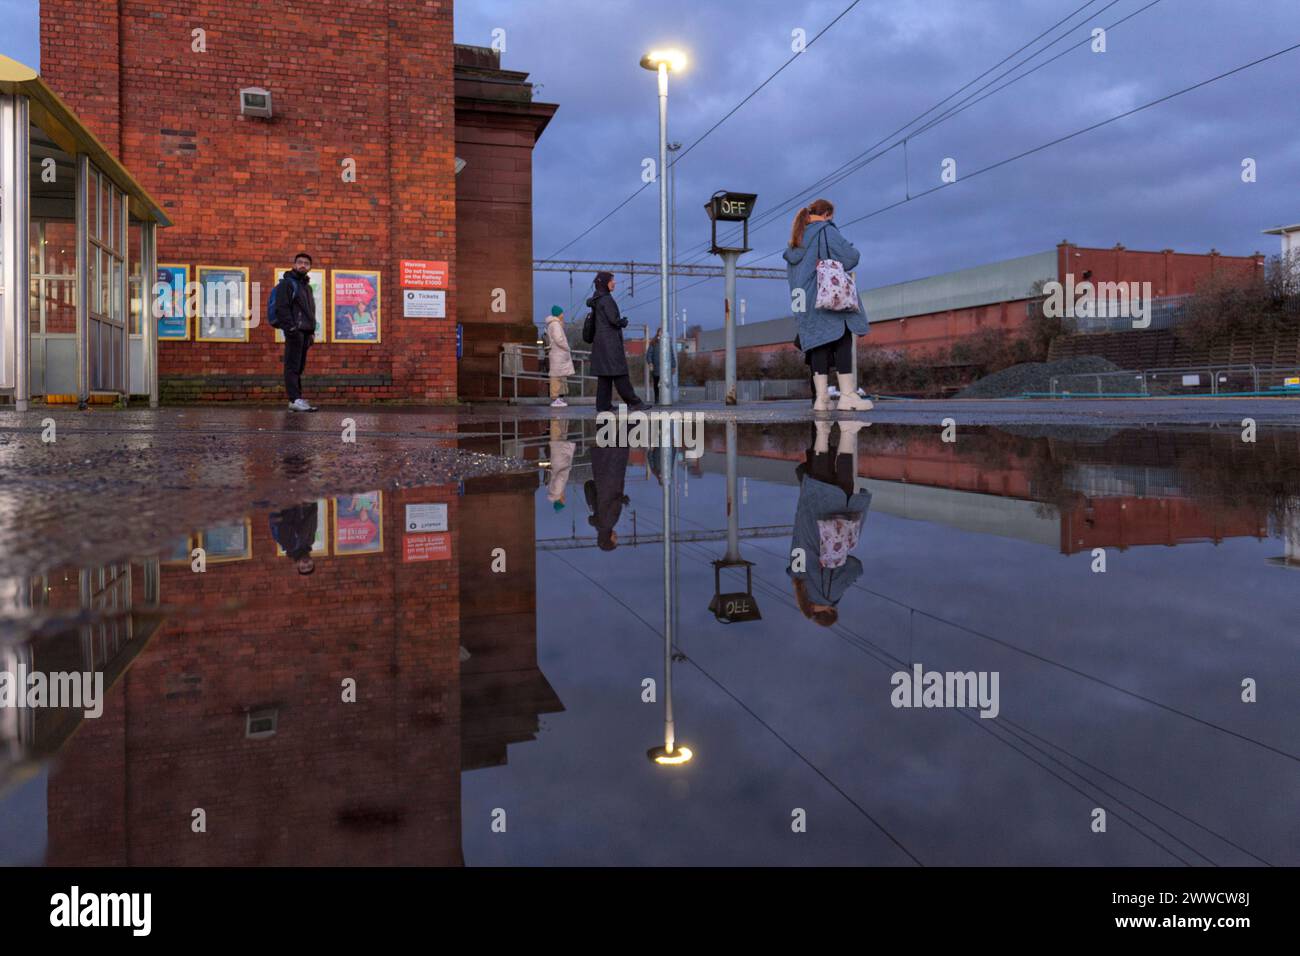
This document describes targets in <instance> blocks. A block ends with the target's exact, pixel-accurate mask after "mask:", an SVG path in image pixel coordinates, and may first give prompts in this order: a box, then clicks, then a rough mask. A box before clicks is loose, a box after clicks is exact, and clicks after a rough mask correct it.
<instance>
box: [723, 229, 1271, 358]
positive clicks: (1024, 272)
mask: <svg viewBox="0 0 1300 956" xmlns="http://www.w3.org/2000/svg"><path fill="white" fill-rule="evenodd" d="M1263 267H1264V257H1263V256H1262V255H1260V254H1258V253H1257V254H1255V255H1251V256H1225V255H1222V254H1220V253H1219V252H1217V251H1213V250H1211V251H1210V252H1209V253H1205V254H1199V253H1185V252H1174V250H1172V249H1164V250H1161V251H1159V252H1141V251H1137V250H1132V249H1126V248H1124V246H1122V245H1116V246H1113V247H1112V248H1110V249H1101V248H1090V247H1086V246H1077V245H1074V244H1073V243H1070V242H1062V243H1060V244H1059V245H1058V246H1057V247H1056V249H1055V250H1048V251H1046V252H1039V253H1035V254H1033V255H1028V256H1021V257H1019V258H1016V259H1006V260H1003V261H1001V262H995V263H992V264H989V265H983V266H974V267H972V268H968V269H959V270H957V271H955V272H946V273H943V274H942V275H937V276H929V277H926V278H924V279H913V280H911V281H908V282H896V283H893V284H891V285H885V286H879V287H877V288H874V289H868V290H866V291H864V292H863V293H862V301H863V304H864V306H865V308H866V312H867V318H868V319H869V320H870V322H871V333H870V334H869V335H868V336H867V337H866V339H865V340H864V341H865V342H866V344H868V345H870V346H872V347H876V348H885V349H895V350H898V351H900V352H904V353H911V354H913V355H921V354H925V353H928V352H934V351H937V350H939V349H942V348H945V347H947V346H950V345H952V344H953V343H955V342H958V341H961V340H962V339H964V338H967V337H969V336H972V335H975V334H976V333H979V332H983V331H986V330H1000V331H1003V332H1007V333H1008V334H1011V335H1015V334H1017V333H1018V332H1019V331H1020V329H1021V328H1022V327H1023V326H1024V325H1025V323H1026V322H1027V321H1028V320H1029V316H1030V309H1031V306H1032V305H1033V304H1034V303H1035V302H1036V301H1037V300H1038V299H1040V298H1041V295H1042V294H1041V292H1040V291H1039V290H1040V286H1039V284H1040V283H1046V282H1050V281H1053V280H1055V281H1058V282H1062V283H1064V282H1065V281H1066V276H1067V274H1069V275H1072V276H1073V277H1074V282H1075V283H1078V282H1082V281H1085V280H1086V281H1090V282H1093V283H1103V282H1139V283H1141V282H1150V283H1151V294H1152V296H1153V297H1155V298H1166V297H1170V296H1179V295H1185V294H1188V293H1191V292H1194V291H1195V290H1196V286H1197V284H1198V283H1199V282H1200V281H1201V280H1202V279H1204V278H1206V277H1207V276H1210V275H1214V274H1216V273H1220V272H1224V271H1231V272H1234V273H1238V274H1241V275H1249V274H1252V273H1257V272H1259V271H1260V270H1262V269H1263ZM797 329H798V326H797V323H796V321H795V318H794V316H793V315H789V316H783V317H781V318H778V319H769V320H768V321H766V322H753V323H750V324H748V325H744V326H737V327H736V347H737V349H743V350H746V351H754V352H758V353H760V354H763V353H773V352H777V351H781V350H784V349H787V348H793V344H792V343H793V341H794V337H795V334H796V332H797ZM698 347H699V351H701V352H706V353H707V352H720V351H721V350H722V349H723V348H724V342H723V330H722V329H709V330H707V331H704V332H701V333H700V336H699V340H698Z"/></svg>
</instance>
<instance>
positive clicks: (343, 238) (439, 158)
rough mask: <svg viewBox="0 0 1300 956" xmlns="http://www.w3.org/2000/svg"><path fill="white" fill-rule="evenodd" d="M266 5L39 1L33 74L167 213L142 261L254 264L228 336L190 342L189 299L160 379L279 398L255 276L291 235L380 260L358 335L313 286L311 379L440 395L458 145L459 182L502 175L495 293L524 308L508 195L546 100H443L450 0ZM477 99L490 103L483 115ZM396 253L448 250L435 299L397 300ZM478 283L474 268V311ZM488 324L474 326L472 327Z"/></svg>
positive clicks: (293, 242) (446, 364)
mask: <svg viewBox="0 0 1300 956" xmlns="http://www.w3.org/2000/svg"><path fill="white" fill-rule="evenodd" d="M277 10H278V12H277V13H275V14H274V15H272V14H271V12H270V11H268V10H267V8H266V6H265V5H264V4H260V3H257V2H254V0H192V2H187V3H185V4H165V3H161V2H159V0H43V2H42V4H41V69H42V75H43V77H44V79H45V80H46V81H47V82H48V83H49V84H50V85H51V86H52V87H53V88H54V89H55V90H56V91H57V92H58V93H59V95H60V96H61V97H63V98H64V99H65V100H66V101H67V102H68V103H69V105H70V106H71V107H72V108H73V109H75V110H76V112H77V113H78V114H79V115H80V116H81V118H82V119H83V120H84V122H85V123H86V125H87V126H88V127H89V128H90V129H91V130H92V131H93V132H94V133H95V134H96V135H97V136H98V137H99V138H100V139H101V140H102V141H103V142H104V144H105V145H106V146H107V147H108V148H109V149H110V150H111V151H112V152H114V153H115V154H116V155H117V156H118V157H120V158H121V160H122V161H123V163H124V164H125V165H126V166H127V167H128V168H130V169H132V170H133V171H134V172H135V173H136V174H137V175H138V177H139V178H140V180H141V182H142V183H145V184H147V187H148V188H149V189H150V190H151V192H152V193H153V194H154V195H155V196H157V197H158V198H159V200H160V201H161V202H162V205H163V206H164V208H165V209H166V211H167V214H168V215H169V216H170V217H171V219H172V220H173V222H174V227H173V228H171V229H169V230H166V231H165V233H164V234H163V235H162V236H161V239H160V242H159V248H158V262H159V263H160V264H183V265H187V266H189V267H190V268H191V273H190V279H192V280H193V279H194V278H195V275H194V272H193V269H194V268H195V267H197V266H200V265H204V266H210V267H211V266H223V267H231V268H238V269H247V270H249V272H248V279H249V282H250V284H251V283H257V284H258V285H256V286H251V287H250V295H249V298H250V299H251V302H250V306H251V313H252V319H251V320H250V325H252V326H253V327H251V328H249V329H248V331H247V336H246V340H245V337H244V336H242V335H241V336H240V337H239V338H238V339H233V337H232V339H231V340H212V339H210V338H209V339H206V340H202V341H200V340H197V339H198V331H197V329H196V328H195V326H197V325H199V320H197V319H195V320H191V322H190V330H189V333H190V335H189V339H188V340H184V341H180V340H164V341H161V342H160V343H159V348H158V368H159V376H160V384H161V390H162V397H163V399H164V400H167V399H171V400H206V399H272V398H274V399H276V400H280V399H281V398H282V397H283V385H282V373H281V353H282V348H281V347H280V346H279V345H278V344H277V343H276V341H275V332H274V330H273V329H271V328H270V327H269V326H268V325H266V323H265V322H262V321H259V319H260V313H261V311H262V309H263V308H264V304H265V300H266V296H267V295H268V294H269V291H270V285H269V284H270V283H271V282H273V281H274V280H275V279H276V278H277V277H278V276H279V274H280V273H281V272H282V271H283V270H284V269H287V268H288V267H289V266H290V265H291V263H292V257H293V255H294V253H295V252H297V251H298V250H299V249H306V250H308V251H309V252H310V253H311V254H312V255H313V257H314V259H315V269H316V270H317V272H318V273H322V274H324V275H325V276H326V278H327V279H328V272H329V270H336V269H337V270H356V271H372V272H377V273H379V282H378V283H373V282H372V283H371V286H370V288H371V290H373V289H374V285H376V284H377V285H378V289H377V290H374V291H377V298H378V306H379V322H378V327H377V330H376V331H373V332H366V333H364V334H359V336H358V337H360V338H361V339H362V341H343V340H341V339H345V338H347V335H346V328H347V327H346V326H342V328H343V329H344V330H345V331H344V335H342V336H338V335H336V334H335V330H334V329H332V328H330V326H331V323H330V322H329V321H328V320H329V318H330V316H328V315H327V312H328V311H329V310H328V309H327V303H326V302H318V303H317V310H318V318H325V319H326V321H325V322H324V323H323V324H324V325H325V326H326V328H325V329H324V330H322V331H320V332H318V336H317V341H316V345H315V346H314V347H313V349H312V352H311V355H310V358H309V365H308V377H307V388H308V394H309V396H310V397H311V398H314V399H325V400H334V401H340V400H342V401H374V400H397V401H414V402H449V401H454V400H455V398H456V396H457V374H458V370H457V364H456V362H457V359H456V338H457V333H456V321H457V318H459V317H460V315H461V298H460V297H461V295H462V289H461V287H460V282H459V278H458V269H457V266H458V260H459V256H458V244H459V243H458V233H459V231H460V229H461V228H462V224H461V223H459V222H458V217H457V198H458V197H457V183H456V167H457V163H456V157H457V149H458V145H462V144H463V145H464V146H466V147H467V149H468V151H469V152H470V153H471V155H470V156H469V157H468V158H467V160H466V162H467V165H466V166H465V169H466V171H467V173H468V175H469V176H471V177H472V178H473V182H475V183H481V182H483V181H484V180H483V177H484V175H486V177H487V178H486V182H488V183H492V184H493V186H494V187H495V186H496V185H501V186H505V187H508V188H509V189H510V190H511V195H510V197H509V200H510V202H512V203H513V204H514V205H513V206H512V207H511V208H510V213H511V216H512V217H513V218H512V219H511V220H510V222H511V225H510V227H509V229H508V230H504V229H502V227H501V223H502V221H504V220H505V218H506V217H505V215H504V213H502V212H501V208H502V207H501V206H500V205H497V206H490V207H489V209H490V212H491V213H492V215H493V216H494V217H495V219H493V220H492V222H491V228H492V229H498V230H501V231H502V232H503V234H505V235H506V236H507V238H506V240H505V241H504V242H503V243H502V244H501V245H500V246H493V247H489V248H487V249H486V253H487V254H488V255H490V257H491V258H492V260H493V261H495V262H497V263H498V264H499V265H500V268H501V269H502V271H503V272H504V273H506V274H507V279H506V280H505V281H506V283H507V288H508V289H509V292H510V295H509V302H510V304H511V305H512V307H515V308H518V309H521V310H526V312H525V313H524V314H521V315H518V316H513V317H509V319H508V321H514V322H516V323H519V322H529V323H530V322H531V271H530V270H531V256H532V250H531V241H530V240H531V217H530V215H526V214H521V213H520V212H519V209H518V204H519V203H526V202H530V201H531V195H530V193H531V182H530V177H531V172H530V169H531V167H530V164H529V159H530V156H529V155H528V153H529V150H530V149H531V143H532V142H533V141H535V140H536V136H537V135H538V134H540V131H541V127H542V126H544V125H545V122H544V120H542V121H541V122H540V125H539V124H538V120H537V117H539V116H546V117H549V112H547V109H548V108H545V107H542V106H540V104H534V105H531V106H530V105H526V104H523V103H518V104H516V105H515V106H514V107H511V108H500V107H493V106H491V105H488V104H485V103H483V102H475V103H474V104H472V105H470V106H468V107H467V108H466V109H465V110H464V111H461V110H460V109H458V107H457V103H456V82H457V81H456V79H455V78H454V72H455V65H454V60H455V54H454V49H455V47H454V44H453V39H452V36H453V34H452V26H453V24H452V2H451V0H430V2H428V3H421V4H415V3H402V4H395V3H386V4H374V3H361V4H357V3H352V2H344V0H317V2H313V3H310V4H308V3H299V2H290V3H286V4H281V5H279V7H278V8H277ZM471 59H473V60H474V61H475V62H476V64H477V68H478V69H479V70H480V73H481V74H482V79H483V81H484V82H490V81H491V77H490V76H488V75H487V74H490V73H491V72H492V70H493V68H494V67H495V66H499V64H492V63H490V62H488V61H489V60H490V59H491V56H487V57H485V56H483V55H482V54H475V55H474V56H473V57H471ZM503 75H507V74H503ZM508 77H509V79H510V84H509V85H510V86H511V92H510V96H509V97H506V98H507V99H511V98H513V99H514V100H520V99H521V98H522V96H523V91H527V93H528V96H529V99H531V88H530V87H529V86H528V85H527V84H526V83H525V82H524V79H523V77H524V74H517V73H510V74H508ZM247 88H262V89H265V90H268V91H269V92H270V94H271V113H272V115H271V116H270V117H269V118H266V117H259V116H254V115H245V114H244V112H243V110H242V109H241V90H244V89H247ZM492 98H493V97H491V96H488V97H482V98H480V99H485V100H491V99H492ZM554 109H555V107H549V111H550V112H553V111H554ZM490 113H499V114H502V115H503V117H505V118H503V119H501V120H495V119H494V120H492V121H490V122H489V121H487V120H485V119H484V117H485V116H486V115H488V114H490ZM520 114H522V115H524V116H525V119H524V120H519V119H518V115H520ZM529 117H531V118H529ZM458 119H463V120H465V121H466V122H467V125H468V126H469V127H473V128H474V129H480V128H484V129H487V130H488V131H493V130H505V131H507V132H508V133H509V135H508V136H505V137H502V138H499V139H493V138H492V136H491V135H488V136H485V137H476V136H475V135H474V134H473V132H471V131H470V130H469V129H467V130H466V132H465V135H464V137H461V136H458V135H457V122H458ZM530 122H531V123H532V125H531V126H529V125H528V124H529V123H530ZM512 124H515V125H512ZM516 127H517V128H516ZM525 128H527V135H525V134H524V133H523V132H521V130H524V129H525ZM528 136H531V139H529V138H528ZM525 141H526V142H527V144H528V149H525V148H524V143H525ZM507 167H508V168H507ZM489 171H491V172H489ZM501 174H505V175H506V177H507V179H508V181H505V180H502V178H501ZM467 198H468V197H467ZM482 211H483V210H482V208H472V209H470V210H469V215H479V214H481V213H482ZM464 228H465V230H466V233H467V240H468V242H469V245H468V248H467V250H466V252H467V254H469V255H472V256H478V255H484V254H485V249H484V246H483V243H484V242H486V237H485V234H484V232H483V229H484V228H486V227H485V226H483V225H481V224H479V223H469V224H468V225H466V226H465V227H464ZM402 260H426V261H434V262H440V263H446V264H447V271H446V280H445V282H442V283H440V284H443V285H445V300H444V311H445V315H444V316H443V317H425V318H406V317H404V316H403V314H402V313H403V297H402V294H401V293H402V290H401V288H400V283H399V268H400V262H401V261H402ZM516 260H517V261H516ZM519 273H522V274H524V275H525V276H526V280H522V281H521V280H520V279H519V278H518V275H519ZM476 281H479V284H481V280H476ZM500 284H501V283H497V285H500ZM325 288H326V290H328V288H329V285H328V282H327V283H326V286H325ZM478 291H479V290H478V288H477V285H474V286H472V288H471V295H473V296H475V300H474V301H475V304H474V305H473V306H472V307H471V310H470V311H471V313H472V314H473V316H474V317H475V318H474V320H473V321H475V322H478V321H479V319H478V318H477V317H478V314H479V306H478V305H477V302H476V298H477V293H478ZM508 321H507V322H500V321H498V322H497V323H496V324H495V326H494V328H495V329H497V330H499V331H498V333H497V334H498V335H500V336H505V335H508V334H511V333H510V331H509V330H508V329H507V328H506V327H505V326H506V325H507V324H508ZM358 327H359V328H367V329H370V328H373V325H370V324H364V323H363V324H361V325H359V326H358ZM488 338H489V336H487V335H482V334H478V333H477V330H476V334H475V341H477V342H479V343H482V342H483V341H486V340H487V339H488ZM478 347H480V348H482V347H484V346H482V345H481V344H480V345H479V346H478Z"/></svg>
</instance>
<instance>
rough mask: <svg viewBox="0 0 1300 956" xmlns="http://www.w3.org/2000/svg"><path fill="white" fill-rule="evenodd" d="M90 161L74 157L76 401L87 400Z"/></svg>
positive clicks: (81, 154) (88, 373) (88, 369)
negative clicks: (75, 213) (75, 215)
mask: <svg viewBox="0 0 1300 956" xmlns="http://www.w3.org/2000/svg"><path fill="white" fill-rule="evenodd" d="M89 202H90V157H89V156H87V155H86V154H85V153H78V154H77V401H78V402H79V403H82V404H84V403H85V402H86V401H87V400H88V399H89V398H90V268H91V265H90V216H91V211H90V204H89Z"/></svg>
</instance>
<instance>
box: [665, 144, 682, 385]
mask: <svg viewBox="0 0 1300 956" xmlns="http://www.w3.org/2000/svg"><path fill="white" fill-rule="evenodd" d="M681 148H682V144H681V143H669V144H668V152H670V153H672V154H673V161H672V163H671V165H669V167H668V261H669V262H670V263H672V265H673V270H674V271H673V274H672V278H671V279H669V280H668V281H669V282H671V283H672V301H671V302H670V303H669V308H668V314H669V315H670V316H672V327H673V341H672V347H671V351H672V357H673V364H672V365H671V366H669V369H668V373H669V376H670V377H671V378H672V380H673V381H672V389H673V401H674V402H676V401H678V399H679V398H680V393H679V392H678V391H677V340H678V337H679V336H680V335H681V332H680V331H679V327H678V315H677V272H676V269H677V153H678V151H679V150H680V149H681Z"/></svg>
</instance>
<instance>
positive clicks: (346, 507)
mask: <svg viewBox="0 0 1300 956" xmlns="http://www.w3.org/2000/svg"><path fill="white" fill-rule="evenodd" d="M333 511H334V554H335V555H337V556H339V557H343V556H347V555H351V554H378V553H379V552H381V551H383V550H384V495H383V492H381V491H367V492H364V493H362V494H359V495H340V496H338V497H337V498H335V499H334V500H333Z"/></svg>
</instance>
